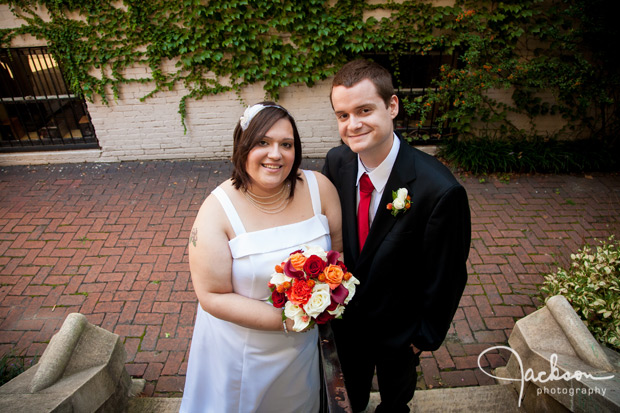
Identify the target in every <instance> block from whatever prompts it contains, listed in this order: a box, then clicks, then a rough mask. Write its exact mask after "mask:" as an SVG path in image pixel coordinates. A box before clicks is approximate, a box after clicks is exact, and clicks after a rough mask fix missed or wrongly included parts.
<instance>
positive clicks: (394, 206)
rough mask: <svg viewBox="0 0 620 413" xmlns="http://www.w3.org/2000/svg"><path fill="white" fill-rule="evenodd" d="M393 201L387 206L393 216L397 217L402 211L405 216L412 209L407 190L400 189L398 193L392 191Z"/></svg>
mask: <svg viewBox="0 0 620 413" xmlns="http://www.w3.org/2000/svg"><path fill="white" fill-rule="evenodd" d="M392 199H393V201H392V202H390V203H389V204H388V205H387V209H389V210H390V212H391V213H392V215H393V216H397V215H398V214H399V213H400V212H401V211H402V212H403V214H404V213H405V212H407V210H409V208H411V196H410V195H409V192H408V191H407V188H399V189H398V191H392Z"/></svg>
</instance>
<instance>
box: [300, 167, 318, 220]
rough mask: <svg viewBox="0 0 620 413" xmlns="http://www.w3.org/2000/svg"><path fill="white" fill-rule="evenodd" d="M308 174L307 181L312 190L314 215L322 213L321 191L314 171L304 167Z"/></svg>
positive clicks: (305, 173) (306, 174) (311, 197)
mask: <svg viewBox="0 0 620 413" xmlns="http://www.w3.org/2000/svg"><path fill="white" fill-rule="evenodd" d="M302 171H303V173H304V175H305V176H306V182H308V189H309V190H310V199H312V209H313V210H314V215H321V193H320V192H319V183H318V182H317V180H316V176H315V175H314V172H312V171H308V170H305V169H302Z"/></svg>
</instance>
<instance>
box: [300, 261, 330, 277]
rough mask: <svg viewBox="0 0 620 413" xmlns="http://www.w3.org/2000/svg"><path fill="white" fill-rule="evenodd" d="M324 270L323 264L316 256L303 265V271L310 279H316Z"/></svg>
mask: <svg viewBox="0 0 620 413" xmlns="http://www.w3.org/2000/svg"><path fill="white" fill-rule="evenodd" d="M324 269H325V262H324V261H323V260H322V259H321V258H319V257H318V256H316V255H312V256H310V258H308V259H307V260H306V262H305V264H304V271H305V272H306V274H308V275H309V276H310V278H317V277H318V276H319V274H320V273H322V272H323V270H324Z"/></svg>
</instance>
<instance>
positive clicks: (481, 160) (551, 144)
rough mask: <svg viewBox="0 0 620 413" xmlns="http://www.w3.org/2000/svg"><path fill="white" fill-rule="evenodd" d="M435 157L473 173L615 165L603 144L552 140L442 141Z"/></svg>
mask: <svg viewBox="0 0 620 413" xmlns="http://www.w3.org/2000/svg"><path fill="white" fill-rule="evenodd" d="M439 156H441V157H442V158H444V159H445V160H447V161H448V162H450V163H453V164H454V165H455V166H458V167H460V168H462V169H465V170H468V171H471V172H473V173H475V174H484V173H494V172H504V173H505V172H541V173H568V172H584V171H595V170H598V171H600V170H613V169H614V168H617V167H618V166H619V163H618V158H617V157H616V156H615V155H614V151H613V149H612V148H610V147H609V146H608V145H606V144H605V143H602V142H599V141H595V140H592V139H589V140H579V141H560V140H557V139H552V138H547V139H545V138H541V137H534V138H514V139H510V138H508V137H504V138H489V137H472V138H470V139H454V138H452V139H446V140H445V141H444V142H443V144H442V145H441V146H440V147H439Z"/></svg>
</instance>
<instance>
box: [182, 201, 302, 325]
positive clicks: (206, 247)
mask: <svg viewBox="0 0 620 413" xmlns="http://www.w3.org/2000/svg"><path fill="white" fill-rule="evenodd" d="M227 231H228V232H232V229H231V228H230V224H229V223H228V219H227V217H226V214H225V212H224V210H223V209H222V206H221V204H220V203H219V201H217V199H216V198H215V196H213V195H210V196H209V197H208V198H207V199H206V200H205V202H204V203H203V205H202V207H201V208H200V211H199V212H198V215H197V216H196V220H195V222H194V226H193V227H192V231H191V234H190V240H189V266H190V271H191V276H192V283H193V286H194V291H195V292H196V296H197V297H198V301H199V303H200V306H201V307H202V308H203V309H204V310H205V311H206V312H208V313H210V314H211V315H213V316H214V317H217V318H220V319H222V320H226V321H230V322H232V323H235V324H238V325H241V326H244V327H249V328H254V329H258V330H275V331H277V330H280V331H282V330H283V326H282V315H281V314H282V310H281V309H277V308H274V307H271V306H269V305H266V304H265V303H264V302H262V301H259V300H254V299H251V298H248V297H244V296H242V295H239V294H236V293H234V292H233V286H232V256H231V254H230V248H229V247H228V235H227ZM292 327H293V323H292V322H291V321H290V320H287V328H288V329H289V331H292Z"/></svg>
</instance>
